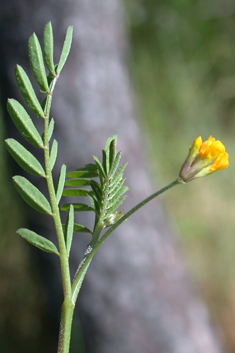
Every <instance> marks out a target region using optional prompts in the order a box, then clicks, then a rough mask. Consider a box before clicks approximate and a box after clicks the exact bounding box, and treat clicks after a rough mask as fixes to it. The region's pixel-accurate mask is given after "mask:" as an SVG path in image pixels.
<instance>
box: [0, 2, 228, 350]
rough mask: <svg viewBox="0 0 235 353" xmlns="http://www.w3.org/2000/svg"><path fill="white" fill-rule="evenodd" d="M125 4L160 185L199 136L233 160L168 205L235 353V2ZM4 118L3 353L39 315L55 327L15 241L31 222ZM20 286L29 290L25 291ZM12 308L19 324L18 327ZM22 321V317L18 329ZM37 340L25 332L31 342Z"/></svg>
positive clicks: (132, 61)
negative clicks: (18, 189) (14, 175)
mask: <svg viewBox="0 0 235 353" xmlns="http://www.w3.org/2000/svg"><path fill="white" fill-rule="evenodd" d="M123 7H124V13H123V16H124V18H125V23H126V36H127V40H128V42H129V48H130V50H129V61H128V65H129V73H130V77H131V80H132V85H133V86H134V91H135V104H136V106H137V111H138V119H139V124H140V126H141V132H142V134H143V139H144V146H145V149H146V153H145V155H146V156H148V157H146V159H147V164H148V165H149V169H150V171H151V173H152V175H153V176H155V177H156V179H157V180H158V185H161V186H164V185H166V184H167V183H169V182H171V181H172V180H174V179H175V178H176V176H177V175H178V172H179V169H180V167H181V164H182V163H183V162H184V160H185V158H186V156H187V154H188V149H189V147H191V145H192V143H193V141H194V139H195V138H196V137H198V136H200V135H201V136H202V137H203V139H204V140H205V139H207V138H208V137H209V136H210V135H213V136H214V137H215V138H216V139H219V140H221V141H222V142H223V143H224V144H225V146H226V149H227V151H228V152H229V154H230V163H231V164H230V166H229V168H228V169H227V170H225V171H223V172H218V173H215V174H213V175H211V176H209V177H207V178H204V179H201V180H196V181H193V182H192V183H189V184H187V185H184V186H180V187H177V188H175V189H174V190H172V191H170V192H168V193H166V194H165V195H164V197H163V198H162V200H163V208H164V209H165V210H167V214H168V220H170V222H171V224H172V226H171V228H172V229H174V232H175V233H176V234H177V236H178V237H179V239H180V244H181V246H182V248H183V251H184V254H185V257H186V261H187V265H188V266H189V268H190V273H191V276H192V278H193V280H194V281H195V282H196V284H197V290H198V291H199V292H200V295H201V296H202V297H203V298H204V300H205V301H206V303H207V305H208V307H209V311H210V314H211V316H212V319H213V321H214V322H215V323H216V324H217V325H218V326H219V327H220V328H221V331H222V332H223V335H224V337H225V345H226V347H227V349H228V352H229V353H233V352H235V236H234V234H235V222H234V210H235V207H234V196H233V195H234V189H235V183H234V175H235V166H234V157H233V156H234V153H235V147H234V129H235V119H234V116H235V2H234V1H232V0H198V1H190V0H172V1H164V0H145V1H144V0H142V1H141V0H125V1H123ZM32 30H34V28H33V29H32ZM16 61H17V59H16ZM3 109H4V107H3V106H2V110H3ZM0 116H1V120H0V134H1V136H0V170H1V173H0V199H1V204H0V218H1V219H0V233H1V235H2V236H1V237H0V256H1V261H0V273H1V276H0V288H1V290H0V292H1V295H0V306H1V313H0V326H1V327H3V328H4V330H5V331H4V332H5V335H4V337H5V338H6V342H5V343H4V338H3V339H2V342H1V345H2V347H3V348H4V349H6V347H7V350H3V351H7V352H9V353H11V352H15V346H14V345H13V348H12V350H11V344H10V343H9V339H8V337H7V335H12V333H14V337H16V339H17V337H18V338H19V340H20V336H21V335H22V332H23V335H24V337H27V330H28V327H29V326H28V323H29V322H30V325H31V326H33V328H34V332H37V328H38V327H39V326H40V322H39V319H38V317H37V314H39V313H40V316H41V317H44V316H45V317H44V324H45V329H44V331H43V334H44V335H45V334H46V332H47V326H46V325H47V322H50V320H49V318H48V313H47V312H46V311H45V313H44V311H43V310H44V301H46V299H45V298H46V294H45V293H43V294H42V288H43V284H42V283H41V281H42V280H41V277H40V276H37V275H35V273H36V272H35V271H34V267H36V263H34V259H33V258H34V253H33V252H32V251H31V250H29V248H28V247H25V245H24V244H23V243H22V240H21V239H20V238H18V237H16V236H15V230H16V229H18V228H19V227H21V226H22V225H24V224H25V218H26V215H25V213H24V208H22V204H23V203H22V201H21V200H20V198H19V197H18V196H17V195H16V193H15V191H14V190H13V187H12V184H11V178H10V176H11V170H12V165H11V163H13V162H11V160H10V158H8V156H7V154H6V151H5V147H4V143H3V139H4V138H5V136H6V132H5V125H4V119H3V113H2V112H0ZM123 152H124V151H123ZM32 273H33V274H32ZM9 279H10V280H9ZM19 282H24V283H25V286H23V287H22V286H21V287H19V286H18V285H17V283H19ZM19 288H20V289H19ZM29 291H30V293H31V295H30V296H28V294H27V293H29ZM9 293H12V295H9ZM26 297H27V300H26V301H25V298H26ZM16 302H17V303H18V305H17V310H18V311H17V312H16V307H15V303H16ZM21 303H22V305H21ZM11 306H12V310H13V311H14V317H15V318H16V319H15V321H14V322H13V323H12V315H13V312H12V313H11V312H9V308H10V307H11ZM4 308H7V312H6V311H5V309H4ZM21 311H23V312H24V320H25V326H24V320H23V319H22V312H21ZM17 317H20V318H21V319H20V320H21V325H20V328H21V330H22V332H21V331H19V325H18V321H17ZM22 320H23V321H22ZM40 320H41V319H40ZM52 320H53V319H52ZM8 321H9V322H10V324H9V322H8ZM76 325H79V322H77V324H76ZM7 330H9V332H8V331H7ZM38 331H40V330H39V329H38ZM55 331H56V329H55ZM40 332H41V331H40ZM34 339H35V338H34V337H32V336H31V335H30V334H29V341H31V342H33V341H34ZM52 341H53V340H52ZM78 341H80V340H79V338H78ZM4 344H6V345H5V346H4ZM49 344H50V337H48V345H49ZM51 344H52V346H53V342H52V343H51ZM48 347H49V346H48ZM49 351H50V350H49V348H48V352H49ZM74 352H75V351H74ZM167 353H168V352H167Z"/></svg>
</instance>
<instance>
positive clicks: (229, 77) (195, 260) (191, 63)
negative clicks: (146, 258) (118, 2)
mask: <svg viewBox="0 0 235 353" xmlns="http://www.w3.org/2000/svg"><path fill="white" fill-rule="evenodd" d="M125 4H126V8H127V12H128V15H129V27H130V37H131V42H132V66H131V70H132V74H133V77H134V81H135V83H136V89H137V93H138V95H139V98H140V103H139V109H140V115H141V116H142V117H143V120H142V125H143V127H144V131H145V134H146V141H147V148H148V149H149V153H150V161H151V162H150V161H149V162H150V164H151V167H152V171H153V172H155V173H156V174H155V175H158V179H160V182H161V185H165V184H166V183H168V182H170V181H172V180H174V178H176V177H177V175H178V172H179V169H180V167H181V164H182V163H183V162H184V160H185V158H186V156H187V154H188V148H189V147H191V145H192V143H193V141H194V139H195V138H196V137H198V136H200V135H201V136H202V137H203V139H204V140H206V139H207V138H208V137H209V136H210V135H213V136H214V137H215V138H216V139H219V140H221V141H222V142H223V143H224V144H225V146H226V149H227V151H228V152H229V154H230V163H231V165H230V166H229V168H228V169H226V170H225V171H222V172H221V171H220V172H218V173H215V174H213V175H211V176H209V177H207V178H204V179H199V180H197V181H193V182H192V183H189V184H187V185H183V186H180V187H177V188H175V189H174V190H171V191H170V192H169V193H167V194H166V195H165V202H166V203H165V205H166V207H167V208H168V209H170V211H171V214H172V215H173V216H171V217H172V221H173V224H175V228H176V229H177V228H178V230H179V231H178V233H179V236H180V237H181V242H182V245H183V248H184V250H185V254H186V256H187V257H188V263H189V266H190V267H191V270H192V273H193V274H194V275H195V278H196V281H197V282H198V283H199V287H200V288H201V292H202V294H203V295H204V297H205V298H206V300H207V302H208V304H209V306H210V308H211V312H212V314H213V315H214V317H215V318H216V319H217V320H218V321H219V322H220V323H221V324H222V326H223V328H224V332H225V335H226V337H227V341H228V346H229V347H230V348H231V351H233V352H235V338H234V334H232V332H234V329H235V300H234V298H235V295H234V294H235V293H234V291H235V276H234V275H235V237H234V233H235V222H234V211H235V206H234V196H233V195H234V189H235V183H234V174H235V166H234V153H235V144H234V131H235V119H234V118H235V3H234V1H224V0H216V1H215V0H200V1H189V0H188V1H186V0H181V1H180V0H178V1H177V0H174V1H173V0H172V1H164V0H158V1H156V0H146V1H143V0H127V1H126V2H125Z"/></svg>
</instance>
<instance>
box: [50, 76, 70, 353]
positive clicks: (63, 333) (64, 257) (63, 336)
mask: <svg viewBox="0 0 235 353" xmlns="http://www.w3.org/2000/svg"><path fill="white" fill-rule="evenodd" d="M57 79H58V76H56V77H55V78H54V80H53V81H52V84H51V87H50V88H51V90H50V94H49V95H48V96H47V100H46V105H45V124H44V158H45V169H46V176H47V187H48V191H49V196H50V201H51V207H52V211H53V219H54V224H55V229H56V233H57V238H58V244H59V250H60V264H61V272H62V280H63V291H64V303H63V306H62V313H61V325H60V334H59V346H58V353H68V352H69V343H70V336H71V325H72V317H73V311H74V305H73V303H72V300H71V278H70V270H69V258H68V253H67V250H66V245H65V240H64V233H63V227H62V223H61V218H60V211H59V206H58V203H57V200H56V192H55V187H54V182H53V177H52V171H51V166H50V147H49V116H50V110H51V103H52V95H53V91H54V88H55V84H56V81H57Z"/></svg>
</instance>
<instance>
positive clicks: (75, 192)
mask: <svg viewBox="0 0 235 353" xmlns="http://www.w3.org/2000/svg"><path fill="white" fill-rule="evenodd" d="M116 146H117V136H113V137H111V138H108V140H107V142H106V146H105V149H104V150H103V151H102V152H103V153H102V154H103V158H102V162H101V161H100V160H99V159H98V158H97V157H95V156H93V159H94V161H95V163H94V164H87V165H86V166H85V167H84V168H81V169H77V170H76V171H74V172H70V173H68V174H67V177H68V178H70V179H67V180H66V182H65V185H67V186H71V187H72V188H67V189H65V190H64V192H63V195H64V196H75V197H79V196H85V195H87V196H89V198H90V200H91V204H92V206H88V205H86V204H82V203H74V204H73V207H74V211H94V212H95V214H96V217H95V227H96V226H97V224H99V227H100V228H106V227H108V226H111V225H113V224H115V223H116V222H117V221H118V220H119V219H120V218H121V217H122V214H123V210H118V208H119V207H120V206H121V204H122V203H123V201H124V199H125V198H126V195H124V194H125V193H126V192H127V191H128V190H129V188H128V186H126V185H123V184H124V182H125V179H123V172H124V169H125V168H126V165H127V163H125V164H123V165H121V166H119V163H120V159H121V152H117V147H116ZM94 178H95V179H97V178H98V180H99V181H97V180H94ZM83 186H90V189H84V188H82V187H83ZM69 205H70V204H64V205H62V207H61V209H62V210H64V211H66V210H68V209H69V207H70V206H69ZM95 227H94V229H95Z"/></svg>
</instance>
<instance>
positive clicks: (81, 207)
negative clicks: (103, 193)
mask: <svg viewBox="0 0 235 353" xmlns="http://www.w3.org/2000/svg"><path fill="white" fill-rule="evenodd" d="M70 205H71V204H70V203H65V204H63V205H62V206H61V210H62V211H68V210H69V208H70ZM72 205H73V208H74V211H75V212H76V211H95V210H94V208H93V207H91V206H88V205H86V204H85V203H73V204H72Z"/></svg>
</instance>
